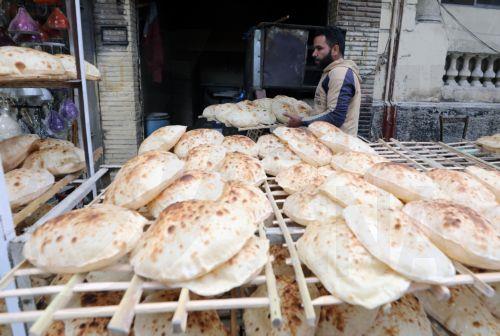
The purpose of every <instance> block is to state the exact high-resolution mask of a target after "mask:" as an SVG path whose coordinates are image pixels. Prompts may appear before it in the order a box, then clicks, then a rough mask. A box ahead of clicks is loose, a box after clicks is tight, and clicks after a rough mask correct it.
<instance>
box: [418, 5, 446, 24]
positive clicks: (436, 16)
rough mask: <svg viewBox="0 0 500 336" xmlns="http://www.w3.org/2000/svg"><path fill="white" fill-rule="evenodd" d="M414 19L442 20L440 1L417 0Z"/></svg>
mask: <svg viewBox="0 0 500 336" xmlns="http://www.w3.org/2000/svg"><path fill="white" fill-rule="evenodd" d="M416 20H417V21H418V22H442V19H441V12H440V1H439V2H438V1H437V0H418V3H417V15H416Z"/></svg>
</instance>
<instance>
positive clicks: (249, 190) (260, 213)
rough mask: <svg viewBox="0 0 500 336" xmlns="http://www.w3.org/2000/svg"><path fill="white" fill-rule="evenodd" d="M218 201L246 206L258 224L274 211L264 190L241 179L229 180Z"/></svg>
mask: <svg viewBox="0 0 500 336" xmlns="http://www.w3.org/2000/svg"><path fill="white" fill-rule="evenodd" d="M218 201H219V202H223V203H227V204H229V205H232V204H237V205H239V206H241V207H244V208H245V209H247V211H248V212H249V213H251V214H253V217H254V222H255V224H256V225H258V224H260V223H262V222H264V221H265V220H266V219H268V218H269V216H271V215H272V213H273V208H272V206H271V203H269V200H268V199H267V197H266V194H264V192H263V191H262V190H260V189H259V188H257V187H254V186H252V185H248V184H246V183H243V182H239V181H229V182H227V183H226V186H225V188H224V191H223V193H222V196H221V197H220V198H219V200H218Z"/></svg>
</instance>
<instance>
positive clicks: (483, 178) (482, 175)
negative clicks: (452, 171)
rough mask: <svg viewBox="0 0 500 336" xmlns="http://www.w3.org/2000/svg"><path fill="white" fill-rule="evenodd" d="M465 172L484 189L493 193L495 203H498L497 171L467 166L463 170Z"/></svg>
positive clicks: (499, 174)
mask: <svg viewBox="0 0 500 336" xmlns="http://www.w3.org/2000/svg"><path fill="white" fill-rule="evenodd" d="M465 172H466V173H467V174H469V175H471V176H472V177H474V178H475V179H476V180H478V181H479V182H481V183H482V184H483V185H484V186H485V187H486V188H488V189H489V190H490V191H491V192H492V193H494V194H495V197H496V199H497V202H500V173H499V172H498V171H496V170H486V169H483V168H480V167H476V166H469V167H467V168H465Z"/></svg>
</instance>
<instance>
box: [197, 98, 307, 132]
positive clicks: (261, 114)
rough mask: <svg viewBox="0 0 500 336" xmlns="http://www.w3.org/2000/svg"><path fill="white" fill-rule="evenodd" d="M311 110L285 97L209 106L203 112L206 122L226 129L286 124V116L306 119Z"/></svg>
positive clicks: (303, 103) (301, 103) (300, 102)
mask: <svg viewBox="0 0 500 336" xmlns="http://www.w3.org/2000/svg"><path fill="white" fill-rule="evenodd" d="M311 111H312V108H311V107H310V106H309V105H308V104H307V103H305V102H303V101H300V100H297V99H295V98H292V97H287V96H276V97H274V98H273V99H271V98H261V99H256V100H253V101H249V100H245V101H241V102H239V103H236V104H233V103H226V104H217V105H210V106H208V107H206V108H205V109H204V110H203V114H202V116H203V117H204V118H206V119H207V120H217V121H219V122H221V123H223V124H225V125H226V126H228V127H238V128H245V127H256V126H260V125H273V124H275V123H276V121H278V122H280V123H286V122H288V117H287V116H286V114H288V115H294V116H298V117H307V116H309V114H310V113H311Z"/></svg>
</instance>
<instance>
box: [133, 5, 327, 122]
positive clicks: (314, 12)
mask: <svg viewBox="0 0 500 336" xmlns="http://www.w3.org/2000/svg"><path fill="white" fill-rule="evenodd" d="M157 6H158V12H159V22H160V27H161V29H160V31H161V35H162V41H163V43H162V47H163V53H164V67H163V71H162V75H163V80H162V82H161V84H156V83H153V81H152V77H151V74H150V71H149V70H148V69H147V68H146V67H145V60H144V55H143V53H141V67H142V94H143V103H144V111H145V114H146V116H147V115H148V114H149V113H154V112H167V113H169V115H170V122H171V123H182V124H187V125H193V124H194V123H195V122H196V120H197V116H198V115H199V114H201V112H202V111H203V108H204V107H205V106H207V105H209V104H213V103H220V102H226V101H231V100H234V99H235V98H232V97H225V98H220V96H218V95H215V96H214V93H217V92H221V91H226V92H227V91H231V92H234V93H235V94H238V93H240V99H241V98H242V97H246V94H248V93H247V92H242V90H243V89H244V83H245V74H244V73H245V71H244V69H245V52H246V48H247V40H246V39H247V37H248V36H249V32H250V31H251V28H252V27H254V26H256V25H257V24H259V23H260V22H273V21H276V20H279V19H280V18H282V17H284V16H286V15H289V16H290V18H289V19H288V20H286V21H285V22H284V23H286V24H298V25H314V26H321V25H325V24H326V22H327V13H328V11H327V8H328V1H327V0H320V1H301V2H291V1H286V0H274V1H269V0H266V1H263V0H255V1H252V2H251V3H249V2H242V1H234V0H233V1H229V0H215V1H203V2H199V3H196V2H191V1H179V2H176V3H175V6H174V5H172V3H171V2H166V1H165V2H164V1H158V2H157ZM148 13H149V6H141V7H140V8H139V19H140V21H139V29H140V30H139V34H140V36H142V31H143V27H144V23H145V20H146V18H147V16H148ZM141 50H142V48H141ZM275 91H277V92H268V96H274V94H276V93H283V94H286V92H282V91H283V90H282V91H279V90H275ZM311 97H312V93H311Z"/></svg>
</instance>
